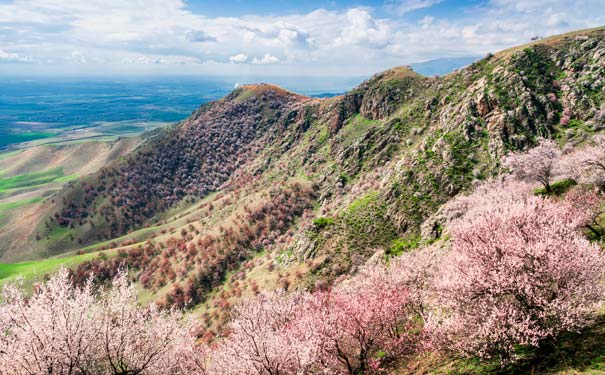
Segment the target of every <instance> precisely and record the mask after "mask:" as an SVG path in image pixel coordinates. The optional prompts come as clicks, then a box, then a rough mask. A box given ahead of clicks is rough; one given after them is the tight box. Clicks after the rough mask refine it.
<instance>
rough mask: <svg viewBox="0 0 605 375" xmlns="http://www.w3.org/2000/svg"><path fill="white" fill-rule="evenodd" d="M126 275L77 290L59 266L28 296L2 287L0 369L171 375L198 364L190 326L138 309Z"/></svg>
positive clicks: (152, 309) (173, 315)
mask: <svg viewBox="0 0 605 375" xmlns="http://www.w3.org/2000/svg"><path fill="white" fill-rule="evenodd" d="M136 303H137V298H136V289H135V288H134V286H132V285H129V284H128V282H127V279H126V275H125V274H124V273H121V274H119V275H118V276H117V277H116V278H115V279H114V282H113V285H112V288H111V289H107V290H102V289H97V288H94V287H93V285H92V284H91V283H90V282H89V283H87V284H86V285H85V286H83V287H82V288H79V287H75V286H74V285H73V283H72V282H71V280H70V277H69V273H68V271H67V270H65V269H64V270H62V271H60V272H59V273H58V274H57V275H56V276H53V277H52V278H51V279H50V280H49V281H48V282H47V283H46V284H44V285H40V286H39V287H37V288H36V289H35V290H34V293H33V296H31V297H29V298H26V297H25V295H24V294H23V291H22V290H21V289H20V288H19V287H18V285H15V284H9V285H7V286H5V288H4V293H3V296H2V304H1V305H0V327H1V329H2V335H0V373H1V374H7V375H8V374H15V375H18V374H114V375H118V374H122V375H126V374H158V375H160V374H173V373H187V372H183V371H184V370H186V369H188V368H195V367H196V366H195V363H196V357H197V353H196V352H195V350H196V349H195V347H194V341H195V337H194V336H193V334H192V332H193V331H192V328H193V326H192V324H191V323H190V322H188V321H186V320H184V319H183V317H182V315H181V314H180V313H179V312H176V311H160V310H159V309H158V307H157V306H155V305H151V306H149V307H147V308H142V307H138V306H137V304H136Z"/></svg>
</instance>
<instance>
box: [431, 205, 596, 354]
mask: <svg viewBox="0 0 605 375" xmlns="http://www.w3.org/2000/svg"><path fill="white" fill-rule="evenodd" d="M583 220H585V218H584V217H582V215H576V212H575V211H574V209H573V207H572V206H571V205H570V204H568V203H566V202H555V201H552V200H549V199H543V198H539V197H530V198H528V199H527V200H523V201H519V202H516V203H510V202H506V203H503V204H502V203H498V202H495V201H494V202H492V204H491V205H490V206H486V207H485V208H484V210H483V213H482V214H480V215H476V216H474V217H472V218H470V219H468V220H465V219H462V220H460V221H458V222H457V223H456V224H455V226H454V227H453V228H452V249H451V252H450V253H449V254H448V255H447V256H446V258H445V259H444V262H443V264H442V268H441V270H440V277H439V278H438V279H437V280H439V281H438V282H437V283H436V289H437V292H438V295H439V309H441V312H442V313H441V314H438V315H436V316H434V317H433V319H432V321H431V323H430V326H431V330H432V332H434V333H435V334H436V336H437V337H438V338H440V339H442V340H443V343H444V344H445V345H446V346H447V347H448V348H450V349H454V350H457V351H460V352H462V353H465V354H468V355H480V356H493V355H499V356H501V357H502V358H505V359H510V358H512V357H513V356H514V352H515V351H514V347H515V345H517V344H520V345H528V346H534V347H539V346H541V345H543V344H544V343H545V342H546V341H548V340H550V339H552V338H555V337H557V336H558V335H559V334H560V333H561V332H563V331H571V330H577V329H580V328H582V327H584V326H585V325H587V324H588V323H589V322H590V318H591V316H592V315H591V314H592V313H593V312H594V311H595V309H596V308H597V306H598V304H599V301H600V300H601V299H602V297H603V284H602V277H603V270H604V265H605V263H604V258H603V255H602V252H601V250H600V249H599V248H598V246H596V245H594V244H591V243H590V242H589V241H587V240H586V239H585V238H583V236H582V235H581V234H580V233H579V232H578V227H579V226H581V225H583V222H582V221H583Z"/></svg>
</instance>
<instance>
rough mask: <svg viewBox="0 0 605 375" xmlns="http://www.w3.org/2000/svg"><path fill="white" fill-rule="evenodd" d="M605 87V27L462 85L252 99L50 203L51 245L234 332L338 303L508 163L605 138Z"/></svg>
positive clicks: (486, 62) (527, 51) (271, 91)
mask: <svg viewBox="0 0 605 375" xmlns="http://www.w3.org/2000/svg"><path fill="white" fill-rule="evenodd" d="M603 77H605V31H604V30H603V29H602V28H601V29H596V30H589V31H582V32H577V33H574V34H569V35H566V36H563V37H556V38H553V39H546V40H542V41H540V42H537V43H534V44H532V45H531V46H529V47H526V48H521V49H517V50H514V51H508V52H506V53H500V54H496V55H494V56H488V57H486V58H484V59H483V60H480V61H478V62H476V63H474V64H472V65H470V66H469V67H467V68H464V69H462V70H460V71H457V72H454V73H452V74H450V75H447V76H445V77H438V78H428V77H423V76H420V75H418V74H416V73H414V72H413V71H411V70H410V69H409V68H405V67H400V68H394V69H391V70H389V71H386V72H383V73H380V74H377V75H376V76H374V77H372V78H371V79H370V80H368V81H366V82H364V83H362V84H361V85H360V86H359V87H358V88H356V89H354V90H352V91H351V92H349V93H347V94H345V95H343V96H340V97H336V98H330V99H311V98H305V97H303V96H299V95H296V94H293V93H290V92H287V91H285V90H283V89H280V88H277V87H275V86H271V85H257V86H247V87H243V88H240V89H238V90H236V91H234V92H233V93H232V94H230V95H229V96H227V97H226V98H224V99H222V100H220V101H217V102H214V103H211V104H208V105H205V106H202V107H201V108H200V109H199V110H198V111H196V112H195V113H194V114H193V115H192V116H191V117H190V118H189V119H188V120H186V121H184V122H182V123H180V124H177V125H176V126H174V127H173V128H170V129H168V130H166V131H165V132H161V133H158V134H157V135H156V136H155V137H154V138H153V139H151V140H149V141H148V142H147V143H146V144H145V145H143V146H142V147H140V148H139V149H138V150H136V151H134V152H133V153H131V154H130V155H129V156H128V157H127V158H126V159H125V160H122V161H118V162H115V163H114V164H112V165H110V166H109V167H106V168H104V169H102V170H101V171H100V172H99V173H97V174H96V175H93V176H90V177H87V178H84V179H81V180H79V181H77V182H75V183H72V184H71V185H70V186H68V187H66V188H65V189H64V190H63V191H62V192H60V193H58V194H57V195H56V196H55V197H53V198H52V199H49V200H47V201H45V202H44V203H43V204H42V205H41V206H42V209H43V214H44V215H45V218H44V220H42V221H41V222H40V223H39V225H38V227H37V228H36V232H37V233H36V234H37V237H38V238H39V240H38V242H41V243H44V244H45V246H47V247H46V248H47V249H48V252H47V254H49V255H52V254H60V253H64V252H66V251H71V252H74V251H76V250H78V249H81V248H84V251H87V252H88V251H99V250H100V251H101V252H100V254H101V255H100V256H99V257H97V258H95V259H94V260H92V261H88V262H85V263H83V264H82V265H81V266H80V267H79V269H78V270H77V271H76V273H77V275H78V276H80V277H82V278H84V277H85V275H86V274H87V272H88V271H89V270H94V271H95V275H96V277H97V278H98V279H99V280H106V279H107V278H109V277H111V276H112V275H113V274H115V272H116V271H117V269H118V268H119V267H120V266H122V265H126V266H128V267H129V270H131V273H132V276H133V278H134V279H136V280H138V281H139V282H140V284H141V287H142V290H143V292H142V293H143V294H144V296H145V298H147V299H154V300H159V301H161V302H163V303H165V304H172V305H179V306H182V305H185V304H188V305H189V306H191V305H197V306H198V307H197V308H198V309H199V311H200V312H201V313H203V314H204V316H205V317H206V319H207V322H208V326H209V327H217V326H220V323H221V321H222V320H223V319H225V318H226V315H225V313H226V312H227V311H228V307H229V306H230V305H231V304H232V303H235V302H237V301H238V300H239V299H241V298H244V297H245V296H246V295H251V294H253V293H256V292H258V291H259V290H261V289H267V290H270V289H274V288H286V289H288V288H299V287H300V288H311V289H312V288H322V287H324V286H326V285H328V284H329V283H330V282H331V281H333V280H334V279H335V278H337V277H338V276H339V275H341V274H343V273H348V272H354V271H355V270H356V268H357V267H358V266H360V265H361V264H363V263H365V262H366V261H367V260H368V259H369V258H371V257H372V256H379V254H382V253H387V254H397V253H398V252H400V251H403V250H405V249H409V248H413V247H415V246H417V245H418V243H419V242H430V241H434V240H435V239H437V238H438V237H439V236H440V235H441V222H440V217H439V215H438V214H436V213H437V211H438V209H439V207H440V206H441V205H442V204H443V203H445V202H447V201H448V200H449V199H451V198H452V197H454V196H455V195H456V194H458V193H459V192H462V191H464V190H466V189H468V188H469V187H471V186H472V185H473V183H474V181H475V180H483V179H486V178H488V177H491V176H493V175H495V174H496V173H497V172H498V169H499V164H500V159H501V157H502V156H503V155H504V154H505V153H506V152H507V151H509V150H516V149H522V148H526V147H529V146H531V145H532V144H534V142H535V141H536V138H537V137H538V136H543V137H550V138H555V139H557V140H558V141H559V142H560V143H566V142H570V143H573V144H577V143H581V142H583V141H584V140H585V139H586V138H587V136H588V135H590V134H592V133H594V132H595V131H600V130H602V129H603V128H604V127H605V107H603V103H604V100H605V96H604V94H603V88H604V85H605V82H604V78H603ZM53 201H54V203H53ZM30 241H31V242H32V243H36V242H37V240H36V238H35V236H34V235H32V237H30ZM109 248H112V249H117V250H113V251H111V252H106V251H105V249H109ZM9 252H12V254H18V249H10V250H9ZM116 254H117V256H116ZM17 257H18V255H14V258H17Z"/></svg>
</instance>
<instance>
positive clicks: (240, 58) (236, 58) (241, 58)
mask: <svg viewBox="0 0 605 375" xmlns="http://www.w3.org/2000/svg"><path fill="white" fill-rule="evenodd" d="M247 60H248V55H246V54H245V53H238V54H237V55H233V56H231V57H229V62H231V63H243V62H246V61H247Z"/></svg>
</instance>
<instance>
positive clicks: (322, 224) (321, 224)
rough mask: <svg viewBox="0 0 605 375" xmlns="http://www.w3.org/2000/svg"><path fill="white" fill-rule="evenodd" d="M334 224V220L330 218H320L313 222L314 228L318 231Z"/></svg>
mask: <svg viewBox="0 0 605 375" xmlns="http://www.w3.org/2000/svg"><path fill="white" fill-rule="evenodd" d="M333 224H334V219H332V218H329V217H319V218H317V219H315V220H313V226H314V227H315V229H316V230H321V229H324V228H326V227H329V226H330V225H333Z"/></svg>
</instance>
